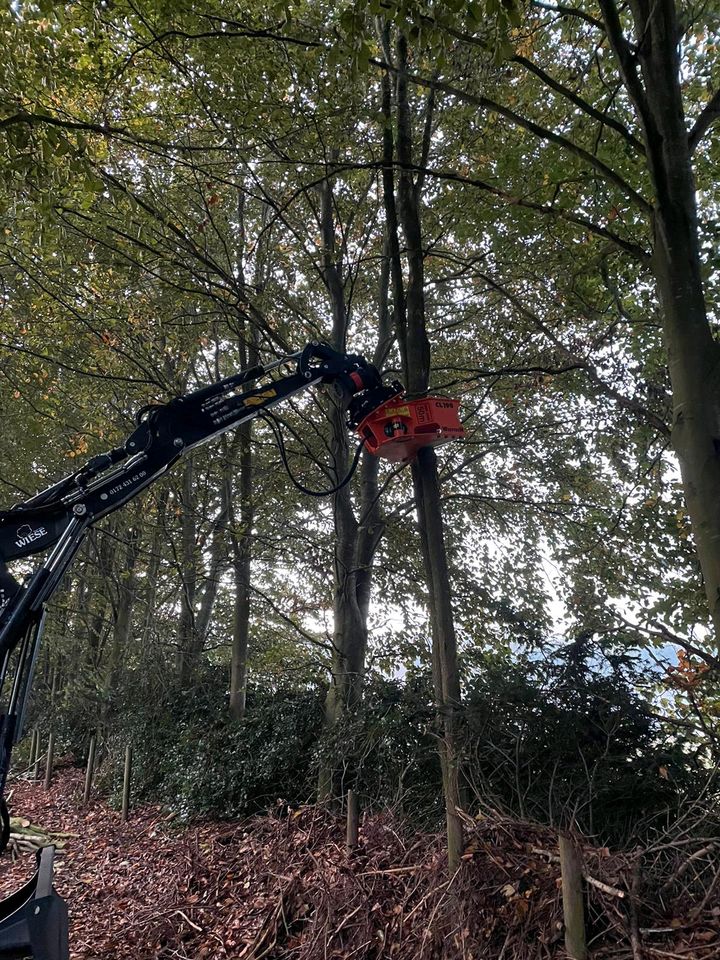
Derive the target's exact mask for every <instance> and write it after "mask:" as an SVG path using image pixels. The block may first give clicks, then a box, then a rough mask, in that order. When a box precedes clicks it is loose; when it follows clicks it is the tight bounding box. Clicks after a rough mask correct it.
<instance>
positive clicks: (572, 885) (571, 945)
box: [558, 833, 587, 960]
mask: <svg viewBox="0 0 720 960" xmlns="http://www.w3.org/2000/svg"><path fill="white" fill-rule="evenodd" d="M558 846H559V848H560V873H561V875H562V901H563V919H564V920H565V952H566V953H567V955H568V957H569V958H570V960H587V942H586V939H585V903H584V900H583V862H582V853H581V851H580V850H579V849H578V847H577V844H576V843H575V841H574V840H573V838H572V837H570V836H568V835H566V834H562V833H561V834H560V836H559V837H558Z"/></svg>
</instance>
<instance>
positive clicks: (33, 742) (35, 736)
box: [28, 727, 40, 779]
mask: <svg viewBox="0 0 720 960" xmlns="http://www.w3.org/2000/svg"><path fill="white" fill-rule="evenodd" d="M39 753H40V731H39V730H38V728H37V727H33V729H32V736H31V737H30V763H29V764H28V772H29V773H30V776H31V777H33V775H34V772H35V764H36V762H37V757H38V754H39ZM35 779H37V777H35Z"/></svg>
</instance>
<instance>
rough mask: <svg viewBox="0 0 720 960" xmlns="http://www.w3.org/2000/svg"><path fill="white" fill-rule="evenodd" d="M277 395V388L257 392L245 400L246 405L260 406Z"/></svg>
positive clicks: (244, 404)
mask: <svg viewBox="0 0 720 960" xmlns="http://www.w3.org/2000/svg"><path fill="white" fill-rule="evenodd" d="M276 396H277V390H273V389H272V388H271V389H270V390H263V392H262V393H256V394H255V396H254V397H248V398H247V400H244V401H243V406H244V407H259V406H260V404H261V403H265V401H266V400H272V398H273V397H276Z"/></svg>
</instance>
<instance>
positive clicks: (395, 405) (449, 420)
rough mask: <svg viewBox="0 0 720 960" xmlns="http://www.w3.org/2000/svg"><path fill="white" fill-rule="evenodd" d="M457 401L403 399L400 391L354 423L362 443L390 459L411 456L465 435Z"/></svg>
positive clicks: (379, 455) (404, 459) (435, 398)
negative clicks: (424, 448) (356, 424)
mask: <svg viewBox="0 0 720 960" xmlns="http://www.w3.org/2000/svg"><path fill="white" fill-rule="evenodd" d="M459 410H460V401H459V400H450V399H448V398H447V397H421V398H420V399H418V400H406V399H405V398H404V396H403V395H402V394H401V393H400V394H397V395H396V396H394V397H391V398H390V399H389V400H387V401H386V402H385V403H382V404H381V405H380V406H379V407H377V408H376V409H375V410H373V411H372V412H371V413H369V414H368V415H367V416H366V417H365V419H364V420H362V421H361V422H360V423H359V424H358V427H357V432H358V433H359V435H360V436H361V437H362V439H363V440H364V441H365V446H366V447H367V449H368V450H369V451H370V453H374V454H375V455H376V456H378V457H383V458H384V459H385V460H390V461H392V462H393V463H399V462H402V461H408V460H412V459H413V457H415V456H416V455H417V452H418V450H421V449H422V448H423V447H437V446H439V445H440V444H441V443H448V442H449V441H450V440H457V439H459V438H461V437H464V436H465V428H464V427H463V425H462V423H461V422H460V415H459Z"/></svg>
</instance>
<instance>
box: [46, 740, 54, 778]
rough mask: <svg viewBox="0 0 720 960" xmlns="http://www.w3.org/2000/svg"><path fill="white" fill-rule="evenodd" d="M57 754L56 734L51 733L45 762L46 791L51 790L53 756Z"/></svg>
mask: <svg viewBox="0 0 720 960" xmlns="http://www.w3.org/2000/svg"><path fill="white" fill-rule="evenodd" d="M54 752H55V734H54V733H53V732H52V731H51V732H50V736H49V737H48V749H47V759H46V761H45V789H46V790H49V789H50V781H51V780H52V768H53V754H54Z"/></svg>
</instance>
